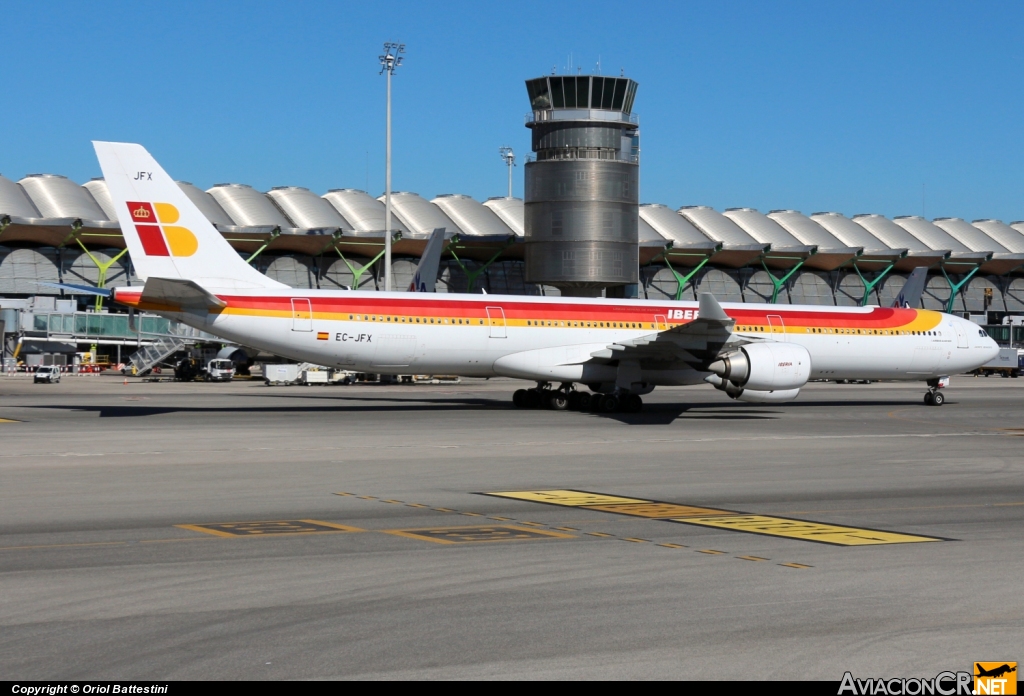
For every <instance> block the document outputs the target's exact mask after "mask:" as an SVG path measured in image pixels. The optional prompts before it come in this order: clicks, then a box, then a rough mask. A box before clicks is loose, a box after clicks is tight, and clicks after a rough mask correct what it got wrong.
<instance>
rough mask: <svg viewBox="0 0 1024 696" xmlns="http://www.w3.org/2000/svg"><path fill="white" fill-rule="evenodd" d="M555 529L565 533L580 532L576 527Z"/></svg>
mask: <svg viewBox="0 0 1024 696" xmlns="http://www.w3.org/2000/svg"><path fill="white" fill-rule="evenodd" d="M555 529H561V530H562V531H563V532H578V531H580V530H578V529H576V527H555Z"/></svg>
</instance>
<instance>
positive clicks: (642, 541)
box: [622, 537, 651, 544]
mask: <svg viewBox="0 0 1024 696" xmlns="http://www.w3.org/2000/svg"><path fill="white" fill-rule="evenodd" d="M622 538H623V540H624V541H633V542H636V543H637V544H649V543H650V542H651V540H650V539H637V538H636V537H622Z"/></svg>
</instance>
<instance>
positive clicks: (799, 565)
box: [779, 563, 814, 568]
mask: <svg viewBox="0 0 1024 696" xmlns="http://www.w3.org/2000/svg"><path fill="white" fill-rule="evenodd" d="M779 565H780V566H786V567H787V568H813V567H814V566H809V565H804V564H803V563H780V564H779Z"/></svg>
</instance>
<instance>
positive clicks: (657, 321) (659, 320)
mask: <svg viewBox="0 0 1024 696" xmlns="http://www.w3.org/2000/svg"><path fill="white" fill-rule="evenodd" d="M654 325H655V326H656V327H658V331H665V330H666V329H668V319H667V318H666V317H665V315H663V314H656V315H654Z"/></svg>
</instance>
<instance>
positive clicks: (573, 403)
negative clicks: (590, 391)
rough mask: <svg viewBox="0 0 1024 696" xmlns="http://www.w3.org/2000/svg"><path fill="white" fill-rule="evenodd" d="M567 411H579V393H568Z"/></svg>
mask: <svg viewBox="0 0 1024 696" xmlns="http://www.w3.org/2000/svg"><path fill="white" fill-rule="evenodd" d="M569 410H570V411H579V410H580V393H579V392H578V391H574V392H569Z"/></svg>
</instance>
